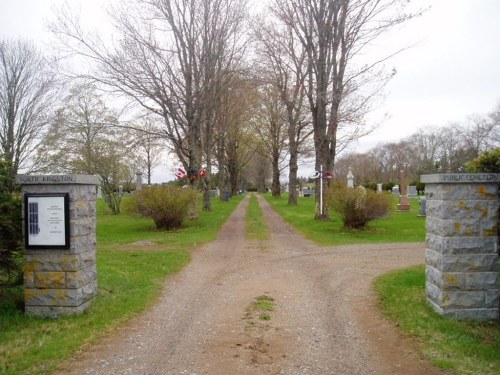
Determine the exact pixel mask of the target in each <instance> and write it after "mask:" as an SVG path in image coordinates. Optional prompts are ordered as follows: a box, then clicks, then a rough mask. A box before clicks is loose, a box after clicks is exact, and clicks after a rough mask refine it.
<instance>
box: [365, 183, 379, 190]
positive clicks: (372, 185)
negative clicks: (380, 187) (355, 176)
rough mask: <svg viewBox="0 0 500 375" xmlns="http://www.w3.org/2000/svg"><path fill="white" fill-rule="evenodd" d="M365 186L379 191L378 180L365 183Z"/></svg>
mask: <svg viewBox="0 0 500 375" xmlns="http://www.w3.org/2000/svg"><path fill="white" fill-rule="evenodd" d="M363 186H364V187H365V188H367V189H370V190H373V191H377V183H376V182H368V183H366V184H363Z"/></svg>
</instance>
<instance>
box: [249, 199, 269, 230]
mask: <svg viewBox="0 0 500 375" xmlns="http://www.w3.org/2000/svg"><path fill="white" fill-rule="evenodd" d="M246 237H247V238H249V239H256V240H268V239H269V230H268V228H267V225H266V224H265V222H264V218H263V217H262V209H261V208H260V205H259V202H258V200H257V197H256V196H255V195H252V196H251V197H250V202H249V204H248V211H247V216H246Z"/></svg>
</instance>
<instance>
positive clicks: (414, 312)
mask: <svg viewBox="0 0 500 375" xmlns="http://www.w3.org/2000/svg"><path fill="white" fill-rule="evenodd" d="M375 289H376V291H377V292H378V294H379V296H380V301H381V302H380V305H381V307H382V309H383V310H384V312H385V314H386V315H387V316H388V317H389V318H390V319H391V320H393V321H394V322H396V323H398V324H399V326H400V327H401V329H402V330H403V332H405V333H407V334H408V335H410V336H412V337H414V338H415V339H416V340H417V341H418V343H419V347H420V349H421V351H422V352H423V353H424V355H425V356H426V357H427V358H428V359H429V360H430V361H431V362H432V363H433V364H434V365H436V366H438V367H441V368H443V369H447V370H449V371H450V372H451V373H454V374H460V375H467V374H471V375H472V374H483V375H489V374H491V375H493V374H500V324H499V322H498V321H496V322H470V321H457V320H454V319H446V318H442V317H440V316H439V315H437V314H436V313H434V312H433V311H432V310H431V309H430V308H429V307H428V306H427V303H426V299H425V268H424V266H418V267H412V268H408V269H404V270H397V271H393V272H390V273H388V274H385V275H382V276H380V277H379V278H377V279H376V281H375Z"/></svg>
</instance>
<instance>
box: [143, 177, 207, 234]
mask: <svg viewBox="0 0 500 375" xmlns="http://www.w3.org/2000/svg"><path fill="white" fill-rule="evenodd" d="M135 201H136V207H137V211H138V212H139V214H141V215H143V216H146V217H150V218H151V219H153V221H154V222H155V224H156V228H158V229H166V230H171V229H175V228H178V227H180V226H181V224H182V222H183V221H184V220H185V219H186V218H188V217H189V216H192V215H193V212H192V211H193V209H192V208H193V207H198V206H199V205H198V203H199V195H198V193H196V192H195V191H194V190H193V189H191V188H181V187H178V186H175V185H154V186H150V187H146V188H143V189H142V190H141V191H139V192H137V193H136V196H135Z"/></svg>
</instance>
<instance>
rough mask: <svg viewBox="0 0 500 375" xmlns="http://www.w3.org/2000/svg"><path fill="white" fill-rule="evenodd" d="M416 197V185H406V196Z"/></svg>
mask: <svg viewBox="0 0 500 375" xmlns="http://www.w3.org/2000/svg"><path fill="white" fill-rule="evenodd" d="M416 197H418V193H417V187H416V186H414V185H410V186H408V198H416Z"/></svg>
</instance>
